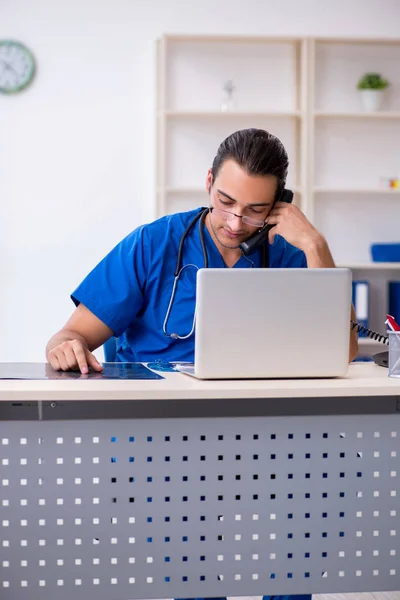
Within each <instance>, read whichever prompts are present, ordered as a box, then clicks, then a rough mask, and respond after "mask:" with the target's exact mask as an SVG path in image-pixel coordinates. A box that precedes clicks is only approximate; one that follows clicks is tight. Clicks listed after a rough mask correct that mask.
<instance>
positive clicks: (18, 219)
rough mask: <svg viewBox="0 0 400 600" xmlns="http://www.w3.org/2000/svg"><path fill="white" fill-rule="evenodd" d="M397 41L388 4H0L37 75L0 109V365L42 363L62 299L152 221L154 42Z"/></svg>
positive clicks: (154, 0)
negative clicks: (267, 38)
mask: <svg viewBox="0 0 400 600" xmlns="http://www.w3.org/2000/svg"><path fill="white" fill-rule="evenodd" d="M399 31H400V2H399V1H398V0H368V2H365V0H303V1H300V0H279V2H277V1H276V0H246V2H239V1H238V0H192V1H191V2H188V1H187V0H146V1H144V0H137V1H135V0H112V1H111V0H108V1H107V0H68V1H67V0H64V2H61V0H56V1H54V0H42V1H40V0H36V1H35V0H1V2H0V38H3V39H4V38H13V39H17V40H19V41H21V42H24V43H26V44H27V45H28V46H29V47H30V48H31V50H32V51H33V52H34V54H35V56H36V58H37V61H38V74H37V78H36V81H35V83H34V85H33V86H32V87H31V88H29V89H28V90H27V91H26V92H24V93H22V94H20V95H18V96H15V97H5V96H0V269H1V271H0V276H1V292H0V339H1V344H0V360H1V361H42V360H43V359H44V346H45V343H46V341H47V339H48V338H49V337H50V335H51V334H52V333H53V332H54V331H55V330H56V329H58V328H59V327H60V326H61V325H62V324H63V323H64V322H65V320H66V319H67V317H68V316H69V314H70V312H71V310H72V308H73V307H72V303H71V301H70V300H69V293H70V292H71V291H72V289H73V288H74V287H75V286H76V285H77V284H78V283H79V281H80V280H81V278H83V277H84V275H85V274H86V273H87V272H88V271H89V270H90V269H91V268H92V267H93V266H94V264H95V263H96V262H97V261H98V260H99V259H100V258H101V257H102V256H103V255H104V254H105V253H106V252H107V251H108V250H109V249H110V248H111V247H112V246H113V245H114V244H115V243H117V242H118V241H119V239H120V238H121V237H122V236H124V235H125V234H126V233H128V232H129V231H130V230H131V229H133V228H134V227H136V226H137V225H139V224H140V223H142V222H144V221H148V220H151V219H152V218H153V216H154V192H155V189H154V187H155V186H154V154H155V145H154V136H155V127H154V125H155V123H154V87H155V86H154V83H155V81H154V66H155V57H154V50H155V48H154V41H155V39H156V38H157V37H158V36H159V35H161V34H162V33H200V34H204V33H216V34H229V33H231V34H260V35H279V34H283V35H291V34H299V35H322V36H324V35H332V36H360V37H362V36H365V37H370V36H374V37H385V36H387V37H398V36H399ZM211 159H212V157H211V156H210V161H211Z"/></svg>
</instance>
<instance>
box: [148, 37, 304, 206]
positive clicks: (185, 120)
mask: <svg viewBox="0 0 400 600" xmlns="http://www.w3.org/2000/svg"><path fill="white" fill-rule="evenodd" d="M307 50H308V43H307V40H305V39H301V38H292V37H290V38H289V37H288V38H264V37H224V36H178V35H165V36H163V37H162V38H161V39H160V40H158V42H157V65H158V68H157V73H158V76H157V82H158V89H157V215H158V216H159V215H162V214H165V213H170V212H175V211H180V210H189V209H191V208H194V207H196V206H199V205H206V204H208V197H207V194H206V191H205V179H206V174H207V169H208V168H209V167H210V166H211V164H212V161H213V159H214V156H215V155H216V153H217V150H218V146H219V144H220V143H221V142H222V140H223V139H224V138H225V137H226V136H227V135H229V134H230V133H232V132H233V131H235V130H238V129H243V128H247V127H260V128H263V129H268V130H270V131H272V132H274V133H275V135H277V136H278V137H279V138H280V139H281V140H282V142H283V143H284V144H285V147H286V149H287V151H288V153H289V156H290V160H291V167H290V173H289V178H288V186H290V187H291V189H293V191H294V192H295V200H294V201H295V202H296V203H297V204H298V205H301V204H302V197H303V195H304V192H305V189H306V183H307V173H306V160H305V155H306V147H307V139H306V135H307V114H306V110H307V98H306V93H305V91H306V89H307V86H306V85H305V81H304V79H305V77H306V76H307V60H308V55H307ZM260 73H263V77H260ZM228 80H232V81H233V82H234V85H235V88H236V89H235V92H234V98H235V106H234V108H233V110H229V111H226V112H223V111H221V103H222V101H223V94H224V92H223V86H224V84H225V83H226V81H228ZM271 81H273V82H274V85H273V86H271V83H270V82H271Z"/></svg>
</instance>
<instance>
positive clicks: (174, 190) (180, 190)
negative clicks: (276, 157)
mask: <svg viewBox="0 0 400 600" xmlns="http://www.w3.org/2000/svg"><path fill="white" fill-rule="evenodd" d="M288 188H289V189H291V190H292V192H293V193H294V194H298V195H301V194H302V191H301V189H300V188H297V187H291V186H290V185H288ZM162 191H163V190H162V189H159V190H158V193H161V192H162ZM165 193H166V194H176V195H180V196H182V195H185V194H186V195H188V196H189V195H191V194H193V195H199V194H206V193H207V192H206V189H205V187H204V188H197V187H193V188H191V187H168V186H167V187H166V188H165Z"/></svg>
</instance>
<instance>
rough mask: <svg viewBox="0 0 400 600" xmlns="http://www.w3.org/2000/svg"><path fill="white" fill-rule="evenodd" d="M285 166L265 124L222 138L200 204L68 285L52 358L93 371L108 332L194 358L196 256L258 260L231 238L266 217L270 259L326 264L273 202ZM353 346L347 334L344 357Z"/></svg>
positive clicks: (324, 249) (160, 355) (309, 230)
mask: <svg viewBox="0 0 400 600" xmlns="http://www.w3.org/2000/svg"><path fill="white" fill-rule="evenodd" d="M287 170H288V157H287V154H286V151H285V149H284V147H283V145H282V144H281V142H280V141H279V140H278V139H277V138H276V137H274V136H273V135H271V134H270V133H268V132H266V131H263V130H257V129H247V130H243V131H237V132H236V133H233V134H232V135H230V136H229V137H228V138H227V139H226V140H224V142H222V144H221V145H220V147H219V149H218V152H217V156H216V157H215V159H214V162H213V165H212V168H211V169H210V170H209V171H208V173H207V179H206V190H207V192H208V194H209V198H210V210H209V212H208V213H204V214H203V218H198V219H197V220H196V219H195V218H196V216H197V217H200V212H201V209H196V210H193V211H189V212H187V213H180V214H175V215H170V216H166V217H162V218H161V219H159V220H157V221H155V222H154V223H151V224H149V225H144V226H142V227H139V228H137V229H136V230H135V231H133V232H132V233H131V234H129V235H128V236H127V237H126V238H125V239H124V240H122V242H121V243H120V244H118V245H117V246H116V247H115V248H114V249H113V250H112V251H111V252H110V253H109V254H108V255H107V256H106V257H105V258H104V259H103V260H102V261H101V262H100V263H99V264H98V265H97V266H96V267H95V268H94V269H93V271H92V272H91V273H89V275H88V276H87V277H86V278H85V279H84V281H83V282H82V283H81V284H80V285H79V286H78V288H77V289H76V290H75V291H74V292H73V294H72V299H73V301H74V303H75V304H76V306H77V308H76V309H75V311H74V312H73V314H72V315H71V317H70V319H69V320H68V322H67V323H66V324H65V325H64V327H63V328H62V329H61V330H60V331H59V332H58V333H56V334H55V335H54V336H53V337H52V338H51V339H50V341H49V342H48V344H47V348H46V356H47V360H48V361H49V362H50V364H51V365H52V367H53V368H54V369H56V370H64V371H66V370H69V369H80V371H81V372H82V373H87V371H88V368H89V367H92V368H93V369H94V370H96V371H101V370H102V366H101V365H100V364H99V362H98V361H97V360H96V358H95V357H94V355H93V354H92V351H93V350H95V349H96V348H98V347H99V346H101V345H102V344H104V342H106V341H107V339H108V338H110V337H111V336H112V335H114V336H116V337H117V338H118V350H117V360H119V361H125V362H134V361H139V362H142V361H143V362H147V361H153V360H156V359H164V360H167V361H190V362H193V360H194V337H193V331H194V321H193V317H194V308H195V299H196V285H195V283H196V272H197V270H198V269H199V268H201V267H203V266H205V264H204V263H205V261H208V266H209V267H221V268H224V267H229V268H239V267H240V268H252V267H260V266H262V254H263V253H262V249H260V248H257V249H255V250H254V252H253V253H252V254H250V255H249V256H244V255H243V254H242V251H241V250H240V247H239V246H240V244H241V243H242V242H243V241H244V240H246V239H248V238H249V237H250V236H251V235H252V234H253V233H255V232H257V231H258V230H259V229H260V228H262V227H263V226H264V225H265V224H266V223H267V224H269V225H274V227H273V228H272V229H271V230H270V232H269V240H268V242H269V266H271V267H281V268H287V267H298V268H303V267H304V268H307V267H309V268H313V267H334V263H333V260H332V256H331V253H330V251H329V248H328V245H327V243H326V241H325V239H324V238H323V236H322V235H321V234H320V233H319V232H318V231H317V230H316V229H315V227H313V225H312V224H311V223H310V222H309V221H308V220H307V218H306V217H305V215H304V214H303V213H302V212H301V211H300V210H299V209H298V208H297V207H296V206H293V205H291V204H286V203H282V202H280V201H279V199H280V197H281V194H282V191H283V189H284V187H285V182H286V176H287ZM194 220H195V222H193V221H194ZM185 231H186V235H184V234H185ZM182 236H184V241H183V243H182V246H181V257H180V258H181V260H180V261H179V265H178V264H177V258H178V255H179V254H180V252H179V248H180V242H181V240H182ZM175 272H177V273H179V277H178V279H177V283H176V278H175V275H174V274H175ZM174 282H175V283H176V287H175V288H174ZM352 318H353V319H354V313H353V316H352ZM349 328H350V324H349ZM356 353H357V336H356V333H352V334H351V339H350V350H349V360H350V361H351V360H353V358H354V357H355V356H356ZM267 598H270V597H269V596H265V597H264V599H265V600H266V599H267ZM274 598H275V599H276V600H278V599H279V598H280V599H281V600H283V598H287V599H289V598H293V599H294V600H310V599H311V596H309V595H304V596H285V597H281V596H275V597H274ZM221 600H222V599H221Z"/></svg>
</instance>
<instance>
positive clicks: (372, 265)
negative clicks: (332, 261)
mask: <svg viewBox="0 0 400 600" xmlns="http://www.w3.org/2000/svg"><path fill="white" fill-rule="evenodd" d="M336 266H337V267H341V268H345V269H353V270H360V271H361V270H366V271H389V270H393V271H395V270H399V269H400V262H369V263H339V264H337V265H336Z"/></svg>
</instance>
